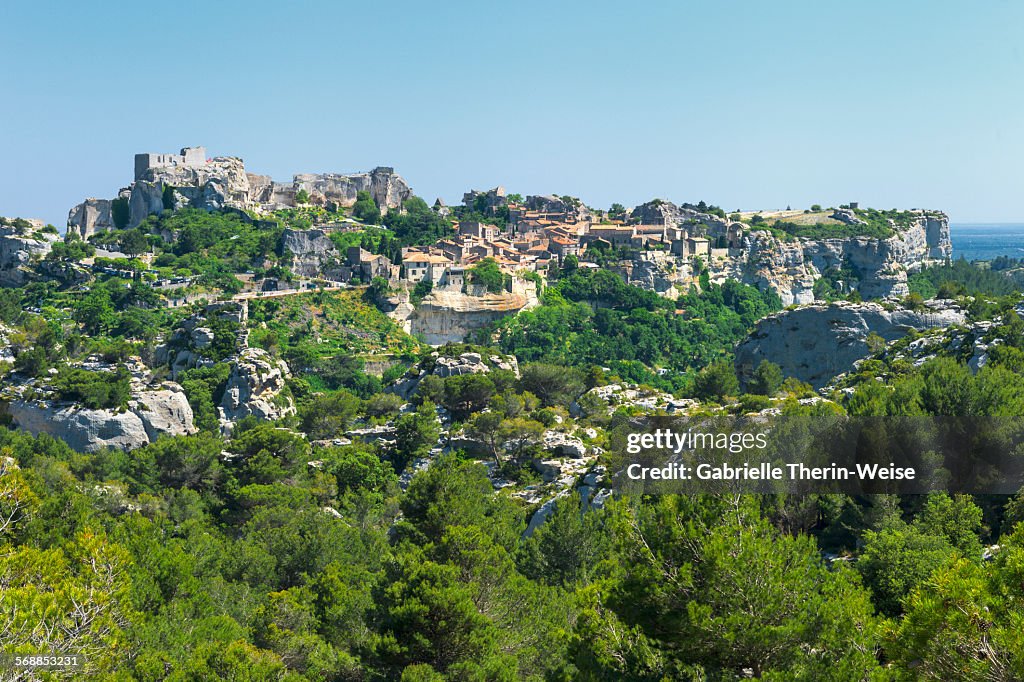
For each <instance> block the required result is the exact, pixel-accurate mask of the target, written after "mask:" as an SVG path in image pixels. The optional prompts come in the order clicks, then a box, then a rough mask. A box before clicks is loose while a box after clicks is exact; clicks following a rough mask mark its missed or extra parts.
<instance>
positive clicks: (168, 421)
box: [3, 359, 197, 452]
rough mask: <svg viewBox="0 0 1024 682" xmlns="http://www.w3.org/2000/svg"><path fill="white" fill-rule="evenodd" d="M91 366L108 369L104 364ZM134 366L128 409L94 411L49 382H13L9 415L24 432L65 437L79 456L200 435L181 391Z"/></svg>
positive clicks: (7, 390) (8, 394)
mask: <svg viewBox="0 0 1024 682" xmlns="http://www.w3.org/2000/svg"><path fill="white" fill-rule="evenodd" d="M87 366H88V368H90V369H93V370H96V371H103V370H104V365H103V364H102V363H96V362H92V363H90V364H88V365H87ZM129 367H130V369H131V371H132V380H131V399H130V400H129V401H128V405H127V407H125V408H123V409H89V408H85V407H82V406H80V405H76V404H73V403H68V402H62V401H60V400H58V399H56V398H55V397H54V396H53V394H52V393H48V391H47V389H46V382H45V379H44V380H43V381H41V382H40V381H39V380H31V381H28V382H26V383H23V384H11V383H8V385H6V386H5V387H4V395H3V398H4V399H5V400H6V411H7V413H8V414H9V415H10V417H11V419H12V420H13V422H14V423H15V424H16V425H17V426H18V427H20V428H22V429H25V430H26V431H29V432H30V433H32V434H40V433H46V434H49V435H51V436H53V437H55V438H59V439H61V440H63V441H65V442H66V443H67V444H68V445H70V446H71V447H72V448H73V449H75V450H77V451H79V452H95V451H96V450H100V449H102V448H105V447H111V448H120V449H122V450H131V449H134V448H138V447H142V446H143V445H147V444H149V443H152V442H153V441H155V440H156V439H157V438H159V437H160V436H164V435H170V436H178V435H187V434H192V433H195V432H196V431H197V429H196V427H195V425H194V424H193V421H192V418H193V416H192V407H191V406H190V405H189V402H188V398H187V397H186V396H185V393H184V391H183V390H182V388H181V386H179V385H178V384H176V383H173V382H169V381H167V382H159V383H155V382H153V380H152V377H151V375H150V374H149V372H148V371H147V370H146V369H145V366H144V365H142V363H141V362H139V361H138V359H134V360H132V361H130V362H129ZM107 369H109V367H107Z"/></svg>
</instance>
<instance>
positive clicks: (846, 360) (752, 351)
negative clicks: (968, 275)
mask: <svg viewBox="0 0 1024 682" xmlns="http://www.w3.org/2000/svg"><path fill="white" fill-rule="evenodd" d="M964 319H965V316H964V313H963V311H962V310H961V309H960V308H959V307H957V306H956V305H954V304H950V303H944V302H934V303H931V304H929V305H928V306H927V307H926V308H924V309H923V310H905V309H902V308H894V309H887V308H886V307H884V306H882V305H880V304H878V303H847V302H845V301H842V302H837V303H832V304H830V305H826V304H814V305H808V306H803V307H799V308H795V309H793V310H786V311H783V312H780V313H776V314H774V315H770V316H768V317H766V318H764V319H763V320H761V321H760V322H758V323H757V326H756V327H755V328H754V331H753V332H751V333H750V335H749V336H748V337H747V338H746V339H745V340H744V341H742V342H741V343H740V344H739V345H738V346H737V347H736V371H737V373H738V374H739V376H740V379H741V381H742V382H743V383H744V384H745V383H746V382H747V381H748V380H749V379H750V378H751V376H752V373H753V371H754V370H755V369H756V368H757V366H758V365H760V364H761V362H763V361H765V360H767V361H769V362H774V363H775V364H777V365H779V366H780V367H781V368H782V371H783V374H785V375H786V376H792V377H795V378H797V379H800V380H801V381H806V382H807V383H809V384H811V385H812V386H814V387H815V388H821V387H822V386H825V385H826V384H827V383H828V382H829V380H830V379H832V378H833V377H835V376H836V375H838V374H841V373H843V372H847V371H849V370H850V369H852V368H853V365H854V363H855V362H856V361H857V360H860V359H862V358H865V357H868V355H870V353H871V351H870V350H869V348H868V342H867V337H868V334H870V333H874V334H877V335H878V336H880V337H882V338H883V339H884V340H885V341H895V340H896V339H898V338H901V337H903V336H904V335H905V334H906V333H907V332H908V331H909V330H911V329H918V330H921V329H929V328H933V327H948V326H950V325H955V324H963V322H964Z"/></svg>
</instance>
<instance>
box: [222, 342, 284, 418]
mask: <svg viewBox="0 0 1024 682" xmlns="http://www.w3.org/2000/svg"><path fill="white" fill-rule="evenodd" d="M289 376H290V374H289V372H288V365H287V364H286V363H285V362H284V360H275V359H274V358H272V357H271V356H270V354H269V353H267V351H265V350H263V349H262V348H246V349H245V350H243V351H242V352H241V353H239V354H238V356H237V357H236V358H234V359H233V360H232V365H231V374H230V376H229V377H228V381H227V385H226V386H225V388H224V397H223V399H222V400H221V403H220V410H219V411H220V415H221V421H222V422H235V421H238V420H239V419H242V418H244V417H248V416H250V415H252V416H255V417H258V418H259V419H268V420H275V419H280V418H282V417H285V416H287V415H289V414H294V413H295V404H294V403H293V402H292V399H291V397H290V396H288V395H287V394H282V392H283V391H284V388H285V380H286V379H287V378H288V377H289Z"/></svg>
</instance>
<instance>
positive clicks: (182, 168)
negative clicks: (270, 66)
mask: <svg viewBox="0 0 1024 682" xmlns="http://www.w3.org/2000/svg"><path fill="white" fill-rule="evenodd" d="M181 151H182V154H181V155H180V156H179V155H167V154H139V155H137V156H136V159H135V162H136V165H135V179H134V182H133V183H132V184H131V185H129V186H128V187H126V188H124V189H122V190H121V192H120V193H119V195H118V197H119V198H123V199H125V200H126V201H127V202H128V219H127V224H126V225H125V227H135V226H137V225H138V224H139V223H141V222H142V221H143V220H145V219H146V217H147V216H150V215H154V214H159V213H161V212H162V211H164V210H167V209H170V210H178V209H181V208H185V207H191V208H198V209H202V210H207V211H216V210H221V209H225V208H234V209H237V210H240V211H257V212H259V211H262V210H265V209H275V208H282V207H290V206H295V195H296V193H297V192H298V191H299V190H300V189H304V190H306V192H307V193H308V194H309V195H310V199H311V202H312V203H316V204H319V205H333V207H341V206H351V205H352V204H354V203H355V201H356V195H357V193H358V192H361V191H367V192H369V193H370V196H372V197H373V199H374V201H376V202H377V205H378V206H379V207H380V209H381V211H382V212H384V213H386V212H387V211H388V210H390V209H396V208H401V206H402V203H403V202H404V201H405V200H406V199H408V198H409V197H411V196H412V189H411V188H410V187H409V185H408V183H406V181H405V180H404V179H403V178H402V176H400V175H398V174H397V173H395V171H394V169H393V168H387V167H383V166H382V167H378V168H374V169H373V170H372V171H370V172H368V173H352V174H335V173H326V174H300V175H296V176H294V178H293V180H292V182H291V183H277V182H274V181H273V180H272V179H271V178H270V177H268V176H265V175H257V174H254V173H247V172H246V170H245V164H244V163H243V161H242V159H240V158H236V157H232V156H220V157H215V158H213V159H206V158H205V155H206V150H205V149H204V148H202V147H192V148H186V149H182V150H181ZM113 209H114V206H113V200H109V199H87V200H85V201H84V202H82V203H80V204H78V205H77V206H75V207H74V208H72V209H71V211H70V212H69V213H68V232H69V233H71V234H75V235H77V236H79V237H81V238H82V239H86V238H88V237H89V236H90V235H93V234H95V233H96V232H100V231H103V230H107V229H112V228H113V227H114V216H113V214H114V210H113Z"/></svg>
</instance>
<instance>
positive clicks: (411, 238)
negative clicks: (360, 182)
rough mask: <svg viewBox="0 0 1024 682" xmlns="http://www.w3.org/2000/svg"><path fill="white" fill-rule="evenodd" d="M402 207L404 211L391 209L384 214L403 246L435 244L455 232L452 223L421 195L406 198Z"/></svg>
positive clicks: (385, 222)
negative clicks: (430, 205) (432, 207)
mask: <svg viewBox="0 0 1024 682" xmlns="http://www.w3.org/2000/svg"><path fill="white" fill-rule="evenodd" d="M402 208H403V209H404V212H399V211H389V212H388V214H387V215H386V216H384V224H385V225H387V226H388V227H389V228H390V229H391V230H392V231H393V232H394V233H395V235H396V236H397V238H398V240H399V241H400V242H401V244H402V246H420V245H425V244H433V243H434V242H436V241H437V240H438V239H443V238H445V237H450V236H452V235H453V234H454V233H455V231H454V230H453V229H452V224H451V223H450V222H449V221H448V220H446V219H444V218H442V217H440V216H439V215H438V214H437V213H434V211H433V210H432V209H431V208H430V207H429V206H427V203H426V202H425V201H423V199H421V198H419V197H410V198H409V199H406V200H405V203H404V204H402ZM392 260H394V259H392Z"/></svg>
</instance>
